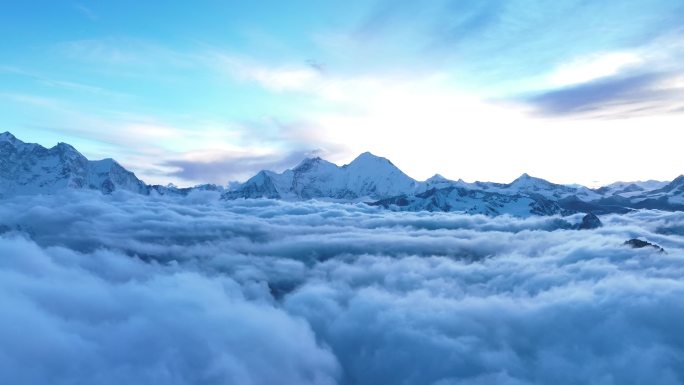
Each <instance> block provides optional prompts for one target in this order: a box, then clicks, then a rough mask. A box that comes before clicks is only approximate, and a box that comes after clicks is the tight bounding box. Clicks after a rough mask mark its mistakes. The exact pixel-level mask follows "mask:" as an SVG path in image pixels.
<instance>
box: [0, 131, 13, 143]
mask: <svg viewBox="0 0 684 385" xmlns="http://www.w3.org/2000/svg"><path fill="white" fill-rule="evenodd" d="M15 140H17V138H16V137H15V136H14V135H12V134H11V133H10V132H9V131H5V132H3V133H2V134H0V142H13V141H15Z"/></svg>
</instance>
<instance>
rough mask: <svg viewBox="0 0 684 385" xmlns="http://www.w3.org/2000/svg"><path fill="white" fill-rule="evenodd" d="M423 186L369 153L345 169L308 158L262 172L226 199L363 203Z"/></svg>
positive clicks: (390, 164) (360, 156) (390, 163)
mask: <svg viewBox="0 0 684 385" xmlns="http://www.w3.org/2000/svg"><path fill="white" fill-rule="evenodd" d="M420 186H421V184H420V183H419V182H417V181H416V180H414V179H413V178H411V177H409V176H408V175H406V174H404V173H403V172H402V171H401V170H399V169H398V168H397V167H396V166H395V165H394V164H392V162H390V161H389V160H387V159H385V158H382V157H378V156H375V155H373V154H371V153H369V152H366V153H363V154H361V155H359V156H358V157H357V158H356V159H354V160H353V161H352V162H351V163H349V164H347V165H344V166H341V167H340V166H337V165H336V164H334V163H330V162H328V161H326V160H323V159H321V158H307V159H305V160H304V161H302V162H301V163H300V164H299V165H298V166H297V167H295V168H293V169H291V170H286V171H284V172H282V173H280V174H278V173H274V172H271V171H261V172H259V173H258V174H257V175H255V176H254V177H252V178H250V179H249V180H247V181H246V182H245V183H243V184H242V185H241V186H239V187H238V188H237V189H234V190H233V191H229V192H227V193H225V194H224V198H225V199H237V198H272V199H273V198H275V199H294V200H296V199H313V198H316V199H333V200H349V201H359V200H364V199H381V198H386V197H390V196H394V195H399V194H407V193H413V192H416V191H418V189H419V187H420Z"/></svg>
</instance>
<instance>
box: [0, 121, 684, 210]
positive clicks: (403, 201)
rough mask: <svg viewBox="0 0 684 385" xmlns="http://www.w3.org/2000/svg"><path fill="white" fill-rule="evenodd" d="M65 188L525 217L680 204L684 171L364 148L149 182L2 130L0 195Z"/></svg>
mask: <svg viewBox="0 0 684 385" xmlns="http://www.w3.org/2000/svg"><path fill="white" fill-rule="evenodd" d="M67 189H91V190H99V191H101V192H102V193H104V194H109V193H112V192H113V191H115V190H126V191H129V192H132V193H136V194H143V195H156V194H158V195H174V196H184V195H187V194H189V193H190V192H192V191H196V190H211V191H216V192H218V193H220V194H221V199H225V200H232V199H256V198H269V199H284V200H292V201H296V200H308V199H318V200H328V201H336V202H349V203H358V202H366V203H368V204H370V205H375V206H380V207H384V208H387V209H391V210H405V211H422V210H427V211H457V212H465V213H472V214H486V215H499V214H510V215H514V216H522V217H524V216H530V215H558V214H560V215H566V214H572V213H577V212H586V213H595V214H606V213H623V212H628V211H631V210H635V209H659V210H667V211H680V210H684V176H679V177H677V178H676V179H674V180H673V181H672V182H658V181H646V182H628V183H625V182H618V183H614V184H611V185H608V186H604V187H601V188H598V189H590V188H587V187H584V186H568V185H561V184H555V183H551V182H548V181H546V180H544V179H540V178H535V177H532V176H529V175H527V174H523V175H522V176H520V177H519V178H517V179H516V180H514V181H513V182H511V183H507V184H503V183H492V182H474V183H467V182H464V181H462V180H458V181H452V180H448V179H446V178H444V177H442V176H440V175H435V176H433V177H432V178H429V179H427V180H426V181H417V180H415V179H413V178H411V177H410V176H408V175H406V174H405V173H404V172H402V171H401V170H400V169H399V168H397V167H396V166H395V165H394V164H392V162H390V161H389V160H388V159H385V158H382V157H378V156H375V155H373V154H371V153H369V152H366V153H363V154H361V155H359V156H358V157H357V158H356V159H354V160H353V161H352V162H351V163H349V164H347V165H344V166H337V165H336V164H334V163H331V162H328V161H326V160H324V159H321V158H307V159H304V160H303V161H302V162H301V163H300V164H299V165H297V166H296V167H294V168H292V169H289V170H285V171H284V172H282V173H276V172H273V171H266V170H264V171H260V172H259V173H257V174H256V175H255V176H253V177H252V178H250V179H248V180H247V181H246V182H244V183H241V184H237V185H233V186H231V188H230V189H227V188H224V187H221V186H217V185H212V184H204V185H199V186H195V187H190V188H177V187H174V186H172V185H169V186H160V185H148V184H145V183H144V182H143V181H141V180H140V179H138V178H137V177H136V176H135V174H133V173H132V172H130V171H128V170H126V169H125V168H124V167H122V166H121V165H120V164H119V163H117V162H116V161H115V160H113V159H103V160H97V161H91V160H88V159H87V158H86V157H84V156H83V155H82V154H81V153H79V152H78V151H77V150H76V149H75V148H74V147H72V146H70V145H68V144H65V143H59V144H57V145H56V146H54V147H52V148H45V147H43V146H41V145H39V144H33V143H24V142H22V141H21V140H19V139H17V138H16V137H15V136H13V135H12V134H10V133H9V132H5V133H2V134H0V197H10V196H15V195H26V194H57V193H59V192H60V191H64V190H67Z"/></svg>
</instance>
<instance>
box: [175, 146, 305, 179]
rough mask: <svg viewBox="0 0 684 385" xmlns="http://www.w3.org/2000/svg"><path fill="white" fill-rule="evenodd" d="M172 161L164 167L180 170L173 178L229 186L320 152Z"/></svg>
mask: <svg viewBox="0 0 684 385" xmlns="http://www.w3.org/2000/svg"><path fill="white" fill-rule="evenodd" d="M201 155H202V156H201V158H200V159H192V158H190V159H172V160H168V161H165V162H164V163H163V164H162V166H163V167H173V168H176V169H177V171H173V172H171V173H170V174H169V175H171V176H174V177H178V178H181V179H183V180H191V181H205V182H211V183H218V184H226V182H227V181H234V180H246V179H248V178H250V177H252V176H254V175H255V174H256V173H258V172H259V171H261V170H274V171H278V172H280V171H283V170H285V169H287V168H292V167H294V166H296V165H297V164H298V163H299V162H301V161H302V159H304V158H306V157H311V156H316V155H317V153H316V151H296V152H291V153H288V154H283V155H282V156H281V157H277V156H275V155H273V154H268V155H256V154H255V155H252V154H225V153H222V154H221V155H220V156H219V157H218V158H214V159H211V158H209V159H202V158H205V156H206V155H207V154H206V152H203V153H202V154H201Z"/></svg>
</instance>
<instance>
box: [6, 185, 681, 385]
mask: <svg viewBox="0 0 684 385" xmlns="http://www.w3.org/2000/svg"><path fill="white" fill-rule="evenodd" d="M217 198H218V197H217V195H216V194H215V193H212V192H194V193H192V194H191V195H190V196H189V197H187V198H184V199H171V198H150V197H141V196H137V195H132V194H128V193H125V192H114V193H113V194H112V195H110V196H103V195H101V194H99V193H97V192H71V193H67V194H63V195H58V196H49V197H47V196H33V197H22V198H16V199H8V200H4V201H3V202H2V205H0V218H1V219H0V232H2V235H0V303H2V304H3V311H2V312H0V325H2V327H0V382H2V383H8V384H19V383H21V384H45V383H51V384H74V383H76V384H86V383H87V384H92V383H98V384H121V383H129V384H143V383H144V384H162V383H163V384H198V383H202V384H226V383H230V384H273V383H278V384H378V383H393V384H398V383H403V384H440V385H442V384H491V383H499V384H549V383H557V384H577V383H599V384H644V383H654V382H657V383H659V384H681V383H682V382H683V381H684V370H683V369H682V368H684V366H683V365H682V357H684V342H683V341H682V338H680V336H681V327H680V324H681V322H679V321H680V320H681V319H683V318H684V307H682V305H681V303H682V301H681V298H682V295H684V284H683V283H682V282H683V281H682V276H683V275H684V260H683V259H682V256H683V255H684V239H683V238H682V234H684V214H683V213H681V212H675V213H663V212H657V211H641V212H635V213H632V214H628V215H623V216H618V215H609V216H602V217H601V220H602V221H603V223H604V227H602V228H600V229H596V230H584V231H577V230H563V229H559V228H558V227H559V222H558V218H554V217H534V218H527V219H519V218H513V217H508V216H499V217H496V218H488V217H484V216H477V215H474V216H467V215H460V214H453V213H426V212H422V213H395V212H387V211H382V210H380V209H377V208H373V207H369V206H366V205H339V204H332V203H321V202H315V201H309V202H299V203H291V202H290V203H288V202H282V201H269V200H247V201H229V202H225V201H219V200H218V199H217ZM579 219H580V218H579V217H572V218H569V220H573V221H578V220H579ZM631 238H640V239H643V240H647V241H650V242H653V243H657V244H659V245H660V246H662V247H664V248H665V249H666V253H660V252H658V251H657V250H656V249H654V248H643V249H633V248H630V247H628V246H625V245H624V244H623V243H624V241H625V240H627V239H631Z"/></svg>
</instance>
